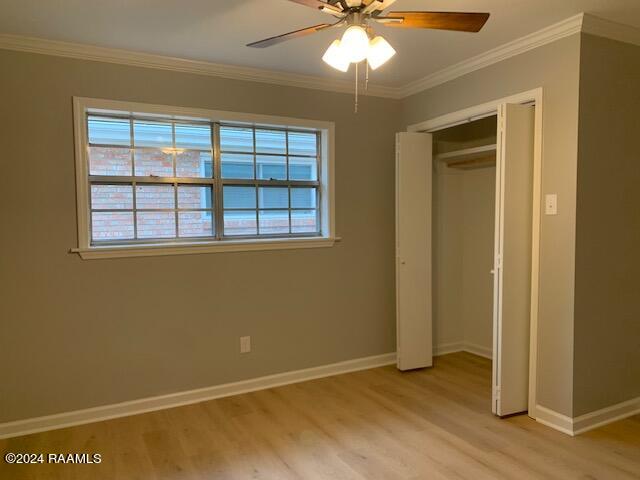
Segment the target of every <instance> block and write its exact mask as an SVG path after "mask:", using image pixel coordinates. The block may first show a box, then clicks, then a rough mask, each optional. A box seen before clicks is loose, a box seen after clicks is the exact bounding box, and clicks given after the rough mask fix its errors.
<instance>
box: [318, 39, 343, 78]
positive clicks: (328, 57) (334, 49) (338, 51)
mask: <svg viewBox="0 0 640 480" xmlns="http://www.w3.org/2000/svg"><path fill="white" fill-rule="evenodd" d="M322 60H323V61H324V63H326V64H327V65H329V66H331V67H333V68H335V69H336V70H340V71H341V72H346V71H347V70H349V59H348V58H347V56H346V55H345V54H344V51H343V49H342V45H341V42H340V40H334V41H333V42H332V43H331V45H329V48H327V51H326V52H325V53H324V55H323V56H322Z"/></svg>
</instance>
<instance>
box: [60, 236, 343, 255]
mask: <svg viewBox="0 0 640 480" xmlns="http://www.w3.org/2000/svg"><path fill="white" fill-rule="evenodd" d="M339 241H340V238H337V237H313V238H285V239H282V238H277V239H250V240H225V241H216V242H209V243H179V244H164V245H157V244H155V245H153V244H150V245H119V246H114V245H109V246H104V247H89V248H72V249H71V250H70V253H77V254H78V255H80V257H81V258H82V259H83V260H94V259H100V258H127V257H157V256H164V255H195V254H203V253H220V252H254V251H260V250H294V249H301V248H322V247H332V246H333V245H334V244H335V242H339Z"/></svg>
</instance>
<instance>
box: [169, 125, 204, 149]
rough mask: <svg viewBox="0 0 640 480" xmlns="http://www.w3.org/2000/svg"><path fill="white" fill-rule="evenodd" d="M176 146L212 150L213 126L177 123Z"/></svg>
mask: <svg viewBox="0 0 640 480" xmlns="http://www.w3.org/2000/svg"><path fill="white" fill-rule="evenodd" d="M176 147H177V148H193V149H196V150H211V127H210V126H209V125H185V124H182V123H176Z"/></svg>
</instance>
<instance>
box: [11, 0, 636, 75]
mask: <svg viewBox="0 0 640 480" xmlns="http://www.w3.org/2000/svg"><path fill="white" fill-rule="evenodd" d="M393 10H432V11H479V12H484V11H486V12H490V13H491V18H490V19H489V22H488V23H487V25H486V26H485V28H484V30H483V31H482V32H480V33H477V34H469V33H457V32H445V31H435V30H401V29H392V28H385V27H382V26H376V27H375V28H376V29H377V30H378V31H379V32H384V36H385V38H387V40H389V42H390V43H391V44H392V45H393V46H394V47H395V48H396V50H397V51H398V55H396V57H395V58H394V59H393V60H392V61H391V62H389V63H388V64H387V65H385V66H384V67H382V68H381V69H380V70H379V71H376V72H374V73H373V76H372V78H371V81H372V82H373V83H376V84H378V85H387V86H393V87H399V86H402V85H405V84H407V83H409V82H411V81H413V80H417V79H419V78H422V77H424V76H426V75H429V74H431V73H434V72H436V71H438V70H441V69H442V68H444V67H447V66H449V65H452V64H454V63H457V62H460V61H462V60H465V59H467V58H470V57H473V56H475V55H477V54H479V53H482V52H485V51H487V50H490V49H491V48H494V47H497V46H499V45H501V44H504V43H506V42H509V41H511V40H514V39H516V38H519V37H522V36H524V35H526V34H528V33H532V32H534V31H537V30H540V29H541V28H544V27H546V26H548V25H551V24H553V23H556V22H558V21H560V20H564V19H565V18H568V17H570V16H572V15H575V14H577V13H580V12H586V13H591V14H593V15H597V16H600V17H603V18H605V19H608V20H611V21H615V22H620V23H625V24H627V25H631V26H635V27H640V0H397V2H396V3H395V4H394V5H393V7H392V8H391V9H390V11H393ZM332 18H333V17H331V16H329V15H325V14H322V13H320V12H316V11H314V10H313V9H311V8H308V7H304V6H301V5H298V4H295V3H292V2H289V1H287V0H46V1H44V0H0V33H9V34H16V35H25V36H32V37H42V38H47V39H53V40H64V41H68V42H77V43H87V44H92V45H98V46H103V47H112V48H121V49H128V50H135V51H141V52H147V53H156V54H161V55H169V56H175V57H181V58H188V59H195V60H205V61H210V62H215V63H224V64H230V65H239V66H247V67H255V68H262V69H267V70H276V71H283V72H290V73H299V74H306V75H315V76H320V77H334V78H345V76H346V75H347V74H340V73H339V72H335V71H333V70H332V69H331V68H330V67H328V66H326V65H325V64H324V63H323V62H322V61H321V59H320V57H321V56H322V54H323V53H324V50H325V49H326V47H327V46H328V45H329V43H330V42H331V41H332V40H333V39H334V38H336V37H337V36H338V35H339V34H340V33H341V30H331V29H329V30H325V31H323V32H319V33H316V34H315V35H312V36H309V37H306V38H301V39H295V40H292V41H289V42H286V43H283V44H280V45H277V46H274V47H271V48H267V49H252V48H248V47H245V46H244V45H245V44H246V43H249V42H251V41H255V40H260V39H262V38H265V37H270V36H273V35H278V34H281V33H285V32H287V31H291V30H296V29H299V28H302V27H306V26H310V25H314V24H317V23H323V22H327V23H330V22H331V20H332ZM349 78H350V77H349Z"/></svg>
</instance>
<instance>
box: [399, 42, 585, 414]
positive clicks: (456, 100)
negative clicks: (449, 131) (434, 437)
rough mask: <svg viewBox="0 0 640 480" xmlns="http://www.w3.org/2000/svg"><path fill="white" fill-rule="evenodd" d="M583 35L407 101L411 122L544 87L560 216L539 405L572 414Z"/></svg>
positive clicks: (552, 188) (551, 225)
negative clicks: (581, 48) (577, 186)
mask: <svg viewBox="0 0 640 480" xmlns="http://www.w3.org/2000/svg"><path fill="white" fill-rule="evenodd" d="M579 73H580V35H579V34H576V35H572V36H570V37H567V38H564V39H561V40H558V41H556V42H554V43H551V44H548V45H544V46H542V47H539V48H536V49H534V50H531V51H528V52H526V53H524V54H521V55H518V56H516V57H512V58H509V59H507V60H504V61H502V62H499V63H496V64H494V65H491V66H488V67H486V68H483V69H481V70H478V71H476V72H473V73H470V74H468V75H465V76H463V77H460V78H457V79H455V80H452V81H450V82H447V83H445V84H442V85H439V86H437V87H434V88H432V89H430V90H427V91H424V92H421V93H418V94H416V95H413V96H411V97H409V98H405V99H404V100H403V101H402V104H403V115H404V122H405V124H407V125H409V124H413V123H418V122H421V121H423V120H427V119H429V118H434V117H437V116H439V115H443V114H445V113H450V112H453V111H456V110H460V109H463V108H466V107H471V106H474V105H478V104H480V103H484V102H488V101H491V100H495V99H498V98H502V97H505V96H508V95H512V94H516V93H520V92H523V91H526V90H530V89H534V88H537V87H544V131H543V142H544V145H543V152H542V154H543V165H542V191H543V193H545V192H547V193H557V194H558V198H559V213H558V215H557V216H553V217H543V218H542V225H541V245H540V253H541V256H540V299H539V330H538V334H539V347H538V355H539V363H538V393H539V395H538V403H539V404H540V405H543V406H545V407H547V408H550V409H552V410H555V411H557V412H559V413H561V414H564V415H568V416H571V415H572V413H573V398H572V386H573V314H574V277H575V273H574V266H575V262H574V256H575V212H576V205H575V199H576V172H577V143H578V142H577V140H578V83H579Z"/></svg>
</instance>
